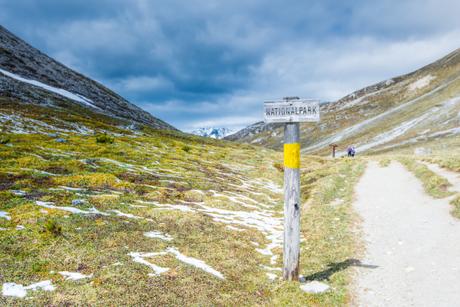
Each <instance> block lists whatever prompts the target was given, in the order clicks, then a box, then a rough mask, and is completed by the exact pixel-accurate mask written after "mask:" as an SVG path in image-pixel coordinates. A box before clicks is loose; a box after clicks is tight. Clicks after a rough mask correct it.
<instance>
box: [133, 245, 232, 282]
mask: <svg viewBox="0 0 460 307" xmlns="http://www.w3.org/2000/svg"><path fill="white" fill-rule="evenodd" d="M167 254H171V255H173V256H175V257H176V259H177V260H179V261H181V262H183V263H185V264H188V265H191V266H194V267H196V268H199V269H201V270H203V271H205V272H206V273H209V274H212V275H214V276H216V277H217V278H220V279H224V275H222V273H220V272H219V271H217V270H215V269H213V268H212V267H211V266H209V265H207V264H206V263H205V262H204V261H203V260H200V259H196V258H193V257H188V256H186V255H184V254H182V253H181V252H179V251H178V250H177V249H176V248H175V247H168V248H167V249H166V250H165V251H162V252H155V253H138V252H133V253H129V255H130V256H131V257H132V258H133V261H135V262H137V263H140V264H143V265H146V266H148V267H149V268H151V269H152V270H153V271H154V273H153V274H149V276H157V275H160V274H162V273H165V272H167V271H168V270H169V268H163V267H160V266H157V265H156V264H153V263H151V262H150V261H147V260H145V258H154V257H157V256H165V255H167Z"/></svg>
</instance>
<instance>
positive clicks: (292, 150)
mask: <svg viewBox="0 0 460 307" xmlns="http://www.w3.org/2000/svg"><path fill="white" fill-rule="evenodd" d="M284 166H285V167H289V168H300V144H299V143H292V144H284Z"/></svg>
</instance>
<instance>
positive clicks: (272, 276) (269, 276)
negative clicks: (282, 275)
mask: <svg viewBox="0 0 460 307" xmlns="http://www.w3.org/2000/svg"><path fill="white" fill-rule="evenodd" d="M265 274H267V277H268V279H270V280H272V281H273V280H275V279H277V278H278V275H276V274H273V273H270V272H266V273H265Z"/></svg>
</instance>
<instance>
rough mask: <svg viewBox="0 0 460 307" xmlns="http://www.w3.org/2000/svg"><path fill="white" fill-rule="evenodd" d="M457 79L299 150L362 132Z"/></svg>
mask: <svg viewBox="0 0 460 307" xmlns="http://www.w3.org/2000/svg"><path fill="white" fill-rule="evenodd" d="M458 79H460V77H457V78H454V79H453V80H450V81H449V82H446V83H444V84H442V85H440V86H438V87H437V88H435V89H433V90H432V91H430V92H428V93H425V94H423V95H421V96H419V97H417V98H414V99H412V100H409V101H407V102H405V103H402V104H400V105H398V106H397V107H395V108H392V109H389V110H387V111H385V112H383V113H380V114H378V115H376V116H374V117H371V118H368V119H366V120H364V121H362V122H360V123H357V124H355V125H352V126H350V127H348V128H346V129H342V130H341V131H340V132H338V133H335V134H332V135H330V136H329V137H326V138H324V139H323V140H321V141H319V142H317V143H315V144H313V145H311V146H308V147H305V148H303V149H302V150H301V151H302V153H305V152H309V151H314V150H317V149H320V148H322V147H325V146H329V144H332V143H338V142H340V141H342V140H343V139H345V138H347V137H350V136H353V135H354V134H356V133H359V132H362V131H363V130H364V129H365V128H366V127H367V126H370V125H371V124H374V123H375V122H378V121H381V120H385V118H386V117H388V116H390V115H393V114H394V113H396V112H399V111H401V110H403V109H405V108H408V107H410V106H412V105H414V104H416V103H417V102H418V101H420V100H421V99H424V98H426V97H428V96H430V95H433V94H435V93H437V92H439V91H441V90H443V89H445V88H446V87H447V86H449V85H450V84H452V83H453V82H456V81H457V80H458Z"/></svg>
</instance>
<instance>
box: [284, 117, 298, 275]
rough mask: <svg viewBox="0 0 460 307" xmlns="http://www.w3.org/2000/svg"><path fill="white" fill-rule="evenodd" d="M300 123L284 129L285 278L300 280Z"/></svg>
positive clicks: (288, 124) (287, 125)
mask: <svg viewBox="0 0 460 307" xmlns="http://www.w3.org/2000/svg"><path fill="white" fill-rule="evenodd" d="M299 168H300V143H299V123H287V124H286V125H285V127H284V248H283V278H284V279H285V280H294V281H298V280H299V258H300V169H299Z"/></svg>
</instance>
